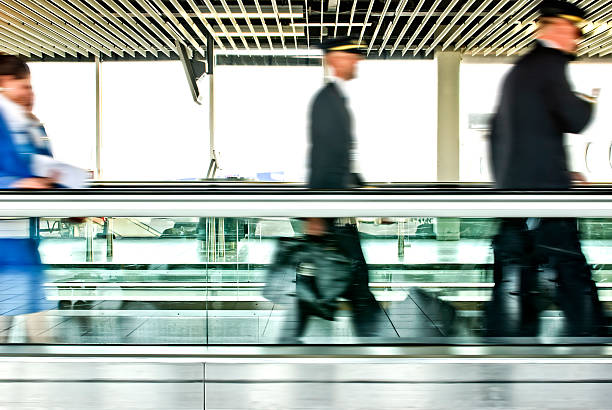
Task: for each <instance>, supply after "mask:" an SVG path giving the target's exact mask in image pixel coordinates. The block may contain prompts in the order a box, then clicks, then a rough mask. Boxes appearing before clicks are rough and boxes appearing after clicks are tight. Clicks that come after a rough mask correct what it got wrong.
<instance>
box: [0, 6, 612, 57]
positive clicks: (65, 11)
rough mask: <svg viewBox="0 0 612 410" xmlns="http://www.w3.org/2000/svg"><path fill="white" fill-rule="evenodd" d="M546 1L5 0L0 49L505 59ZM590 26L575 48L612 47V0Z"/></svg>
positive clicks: (593, 53)
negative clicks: (342, 39)
mask: <svg viewBox="0 0 612 410" xmlns="http://www.w3.org/2000/svg"><path fill="white" fill-rule="evenodd" d="M539 2H540V0H463V1H462V0H322V1H321V0H319V1H316V0H310V1H309V0H0V50H2V51H3V52H6V53H11V54H20V55H23V56H25V57H28V58H30V59H44V60H53V59H60V60H61V59H68V58H76V59H92V58H93V57H100V58H102V59H104V58H113V59H122V58H124V59H130V58H146V59H158V58H168V57H173V56H175V53H176V50H175V47H176V46H175V41H177V40H178V41H179V42H181V43H183V44H184V45H186V46H187V47H188V48H190V49H191V50H193V51H194V52H195V53H196V55H197V54H200V55H203V54H204V50H205V49H206V42H207V38H209V37H208V35H209V34H210V35H212V39H213V41H214V43H215V48H216V49H217V50H219V51H220V52H223V51H224V50H231V51H233V52H236V51H240V50H241V51H240V52H244V53H246V54H248V53H253V54H255V53H256V52H258V51H260V50H272V52H275V51H276V50H278V53H279V54H281V53H282V54H284V53H286V52H291V50H295V49H299V50H305V49H308V48H313V47H314V46H315V45H316V44H317V43H318V42H319V41H320V39H321V38H323V37H325V36H327V35H353V36H356V37H357V38H358V39H360V41H361V43H362V44H364V45H365V46H366V48H367V50H368V54H369V55H370V56H372V57H375V56H381V57H389V56H391V57H397V58H401V57H402V56H404V57H405V58H409V57H412V56H415V55H421V56H426V55H430V54H431V53H432V52H433V51H435V50H457V51H462V52H464V53H466V54H468V55H483V56H508V55H515V54H518V53H521V52H522V51H524V50H525V48H526V47H528V46H529V44H530V43H531V35H532V34H533V31H534V30H535V26H534V24H533V23H534V21H535V19H536V17H537V6H538V4H539ZM576 3H577V4H579V5H580V6H582V7H584V8H585V9H586V10H587V13H588V18H589V20H590V22H589V24H587V25H585V27H584V32H585V36H584V38H583V39H582V41H581V43H580V45H579V50H578V53H579V55H581V56H584V57H599V56H606V55H609V54H612V0H580V1H577V2H576Z"/></svg>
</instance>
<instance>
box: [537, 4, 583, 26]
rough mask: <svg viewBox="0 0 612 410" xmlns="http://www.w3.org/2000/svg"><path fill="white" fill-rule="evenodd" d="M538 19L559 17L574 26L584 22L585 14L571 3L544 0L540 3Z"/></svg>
mask: <svg viewBox="0 0 612 410" xmlns="http://www.w3.org/2000/svg"><path fill="white" fill-rule="evenodd" d="M540 17H560V18H563V19H566V20H569V21H571V22H572V23H574V24H576V23H580V22H583V21H584V20H585V17H586V13H585V11H584V10H583V9H581V8H580V7H578V6H576V5H575V4H572V3H568V2H565V1H561V0H544V1H543V2H542V3H540Z"/></svg>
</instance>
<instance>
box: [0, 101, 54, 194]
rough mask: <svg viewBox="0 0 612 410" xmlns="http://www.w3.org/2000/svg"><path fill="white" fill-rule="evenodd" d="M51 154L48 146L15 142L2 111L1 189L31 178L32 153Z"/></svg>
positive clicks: (0, 136) (0, 135) (0, 121)
mask: <svg viewBox="0 0 612 410" xmlns="http://www.w3.org/2000/svg"><path fill="white" fill-rule="evenodd" d="M31 154H41V155H49V156H51V152H50V151H49V150H48V149H46V148H37V147H35V146H34V145H33V144H31V143H25V144H22V145H20V146H17V145H16V144H15V141H14V139H13V137H12V135H11V131H10V129H9V127H8V124H7V123H6V120H5V119H4V118H3V116H2V113H1V112H0V189H7V188H11V186H12V185H13V184H14V183H15V182H16V181H18V180H20V179H23V178H31V177H33V176H34V175H33V174H32V170H31V165H30V155H31Z"/></svg>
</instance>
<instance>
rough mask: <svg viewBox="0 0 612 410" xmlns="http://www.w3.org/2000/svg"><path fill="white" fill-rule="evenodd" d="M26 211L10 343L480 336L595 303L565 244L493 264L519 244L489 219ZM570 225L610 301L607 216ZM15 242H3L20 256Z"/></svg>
mask: <svg viewBox="0 0 612 410" xmlns="http://www.w3.org/2000/svg"><path fill="white" fill-rule="evenodd" d="M31 221H32V222H30V223H31V224H34V226H36V227H37V229H31V232H32V234H31V235H32V236H31V238H21V239H15V240H16V241H25V242H28V241H31V243H36V242H37V243H38V252H39V254H40V258H41V260H42V263H43V265H42V266H43V269H44V276H42V274H40V275H39V274H38V273H37V271H36V269H37V268H36V267H33V266H31V265H27V264H23V263H21V262H19V260H18V259H15V260H17V262H15V261H13V262H12V263H8V262H7V263H4V262H6V261H4V262H3V265H2V275H1V276H0V280H1V281H0V286H1V288H0V289H1V290H0V296H1V299H0V314H1V315H2V316H0V320H2V322H1V323H0V325H1V326H0V341H1V342H2V343H56V344H75V343H77V344H235V343H238V344H277V343H288V344H293V343H325V344H327V343H340V344H342V343H486V342H489V341H493V342H494V341H495V340H496V339H495V338H496V337H497V336H503V337H505V336H522V337H539V338H547V337H548V338H556V337H563V336H567V335H572V336H580V334H575V333H574V334H572V332H571V331H569V330H568V326H569V325H568V324H567V322H568V320H567V319H566V318H565V317H564V312H567V309H568V307H567V306H568V303H569V304H570V307H571V306H574V305H576V304H579V303H583V304H584V303H586V305H583V306H582V307H580V309H583V311H582V315H584V316H585V317H586V316H589V315H591V316H592V315H595V314H596V313H597V312H588V311H587V310H588V309H589V308H590V307H589V306H592V305H589V303H587V302H588V301H587V302H585V301H584V300H583V301H582V302H575V299H572V297H574V296H572V295H568V294H566V293H563V292H568V291H569V292H571V289H573V288H571V287H568V286H565V287H563V284H562V283H561V282H562V281H563V280H568V279H567V278H565V277H563V275H568V274H571V273H568V272H564V271H561V272H559V271H558V270H559V269H557V268H558V262H559V260H560V258H563V257H564V256H563V255H561V254H555V253H552V254H551V253H548V254H546V255H548V256H547V257H546V258H543V259H540V260H532V261H531V262H532V265H533V266H531V265H530V266H531V267H530V269H531V270H529V273H528V274H527V273H525V272H524V271H521V272H523V273H520V274H516V272H515V273H514V274H513V273H512V269H517V265H520V266H519V267H518V269H519V270H520V269H527V268H526V266H525V264H526V262H525V261H524V260H521V261H520V262H517V263H509V262H507V261H508V259H503V257H506V256H504V255H502V256H500V257H499V260H497V261H496V259H495V258H494V253H495V254H496V255H497V253H496V252H498V251H496V252H494V248H495V249H498V250H499V252H502V254H503V252H506V251H508V250H509V249H511V247H512V246H511V245H512V244H511V243H510V245H508V244H506V245H504V246H506V247H505V248H504V246H502V245H503V244H502V245H499V244H500V243H502V242H503V241H501V240H500V239H496V238H499V236H496V235H497V234H498V232H500V226H501V225H500V221H499V220H498V219H495V218H435V217H414V218H406V217H402V218H357V219H355V218H341V219H321V220H319V221H320V222H321V223H323V224H324V225H323V226H325V227H326V228H325V232H328V233H327V234H324V235H310V233H312V232H311V230H312V229H313V225H312V223H313V222H312V221H313V220H312V219H305V218H304V219H292V218H219V217H210V218H206V217H164V218H160V217H147V218H143V217H133V218H88V219H86V220H72V219H65V218H37V219H32V220H31ZM527 221H528V223H527V225H526V226H527V228H525V231H524V232H523V233H522V234H524V235H536V233H537V232H539V231H538V229H540V228H538V225H537V224H538V223H540V224H542V223H543V222H542V221H543V220H537V219H528V220H527ZM3 223H4V222H3ZM530 224H531V225H530ZM534 224H536V225H534ZM539 226H542V225H539ZM568 226H569V228H568V229H572V228H571V227H572V226H574V229H578V231H579V233H580V238H581V245H582V251H583V253H584V255H585V257H586V265H584V266H583V267H580V266H577V265H573V266H574V268H575V269H583V268H584V269H585V270H584V272H587V271H588V269H589V268H590V269H591V270H592V273H593V279H594V281H595V283H596V286H597V292H598V296H599V300H600V302H601V303H600V304H601V306H602V307H603V310H606V309H608V308H609V307H610V302H612V286H610V285H609V282H610V274H611V271H612V268H611V267H612V259H611V257H610V252H609V251H608V249H607V247H608V245H609V244H610V240H612V220H611V219H593V218H591V219H580V220H578V221H576V220H573V225H572V222H571V220H570V223H569V225H568ZM330 232H331V233H330ZM6 240H7V238H3V239H2V241H0V242H1V243H2V244H3V246H4V249H3V254H5V255H9V254H10V253H11V252H17V251H15V249H17V248H15V247H14V245H11V244H9V245H7V243H8V242H6ZM492 243H497V245H496V246H495V247H493V246H492ZM553 245H554V244H553ZM538 246H539V245H538ZM544 246H548V245H546V244H545V245H544ZM34 249H35V248H34ZM19 252H21V251H19ZM536 254H537V252H536V253H534V255H536ZM530 255H531V254H530ZM551 255H552V256H551ZM538 257H540V256H538ZM7 258H9V257H8V256H5V257H4V259H7ZM534 258H535V256H534ZM9 259H10V258H9ZM502 259H503V260H505V261H506V262H504V263H503V264H501V263H500V264H501V265H503V266H501V267H500V266H498V264H496V262H499V261H500V260H502ZM511 262H512V261H511ZM515 262H516V261H515ZM531 262H530V263H531ZM20 264H21V265H20ZM9 265H10V266H9ZM559 266H560V265H559ZM513 267H514V268H513ZM498 270H501V271H502V272H503V274H504V277H503V278H502V279H501V280H497V279H496V275H497V273H496V272H497V271H498ZM561 270H563V269H561ZM517 275H518V276H517ZM572 277H573V276H572ZM496 280H497V282H499V283H497V287H496ZM513 281H514V282H513ZM516 281H518V282H516ZM521 281H523V282H521ZM525 281H531V282H532V283H531V282H530V283H531V284H530V285H525V283H524V282H525ZM508 283H510V284H508ZM495 289H498V294H499V295H501V296H500V298H501V300H502V302H503V303H501V305H500V306H501V307H500V306H498V307H492V306H493V305H494V304H493V303H491V301H492V299H494V293H495ZM568 289H569V290H568ZM584 293H585V292H583V294H584ZM586 294H588V292H587V293H586ZM568 300H569V301H570V302H568ZM572 300H574V302H571V301H572ZM572 303H573V304H574V305H572ZM496 309H497V310H496ZM500 309H501V310H500ZM530 309H531V310H530ZM500 312H501V313H500ZM521 315H522V316H521ZM525 315H528V316H529V317H528V318H527V319H526V317H525ZM526 322H529V323H527V324H526ZM605 325H607V322H606V323H605ZM492 329H497V331H498V333H496V332H494V331H493V332H492ZM500 329H501V330H500ZM505 332H506V333H505ZM584 335H588V336H592V335H591V334H588V332H585V333H584Z"/></svg>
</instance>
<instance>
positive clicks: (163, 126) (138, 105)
mask: <svg viewBox="0 0 612 410" xmlns="http://www.w3.org/2000/svg"><path fill="white" fill-rule="evenodd" d="M101 75H102V177H103V179H107V180H174V179H195V178H202V177H204V176H205V175H206V170H207V168H208V161H209V155H208V146H209V145H208V141H209V127H208V98H207V97H205V98H204V102H205V103H204V105H201V106H200V105H197V104H196V103H195V102H194V101H193V99H192V97H191V93H190V91H189V87H188V83H187V80H186V79H185V74H184V71H183V67H182V66H181V63H180V62H178V61H163V62H106V63H103V64H102V74H101ZM203 81H204V83H203V84H202V85H201V87H200V90H201V92H202V93H205V94H206V95H207V93H208V85H207V84H206V83H205V81H206V79H204V80H203Z"/></svg>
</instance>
